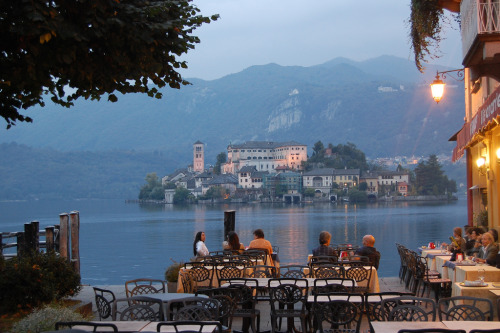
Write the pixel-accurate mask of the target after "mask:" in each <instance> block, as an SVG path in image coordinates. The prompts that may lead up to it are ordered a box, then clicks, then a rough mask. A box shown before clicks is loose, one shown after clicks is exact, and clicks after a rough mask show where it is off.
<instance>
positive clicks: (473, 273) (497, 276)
mask: <svg viewBox="0 0 500 333" xmlns="http://www.w3.org/2000/svg"><path fill="white" fill-rule="evenodd" d="M479 269H484V281H486V282H499V283H500V269H498V268H496V267H494V266H490V265H486V264H476V265H473V266H470V265H457V266H455V282H464V281H466V280H468V281H474V280H478V279H479V272H478V271H479Z"/></svg>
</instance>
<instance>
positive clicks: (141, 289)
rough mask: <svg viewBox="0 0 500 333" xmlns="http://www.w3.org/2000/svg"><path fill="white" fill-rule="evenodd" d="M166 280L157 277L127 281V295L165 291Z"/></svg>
mask: <svg viewBox="0 0 500 333" xmlns="http://www.w3.org/2000/svg"><path fill="white" fill-rule="evenodd" d="M165 291H166V289H165V281H163V280H156V279H144V278H143V279H135V280H129V281H126V282H125V294H126V296H127V297H132V296H137V295H144V294H158V293H165Z"/></svg>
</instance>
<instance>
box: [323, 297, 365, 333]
mask: <svg viewBox="0 0 500 333" xmlns="http://www.w3.org/2000/svg"><path fill="white" fill-rule="evenodd" d="M342 297H345V299H342ZM363 303H364V300H363V295H361V294H349V293H340V294H339V293H329V294H319V295H315V296H314V304H313V313H314V325H315V330H314V331H316V330H319V332H321V333H323V332H325V331H326V332H342V333H347V332H359V331H360V327H361V322H362V319H363V309H364V305H363ZM324 325H328V328H325V327H324Z"/></svg>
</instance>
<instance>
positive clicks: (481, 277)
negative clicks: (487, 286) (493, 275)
mask: <svg viewBox="0 0 500 333" xmlns="http://www.w3.org/2000/svg"><path fill="white" fill-rule="evenodd" d="M477 273H478V277H479V280H481V284H484V269H483V268H480V269H478V270H477Z"/></svg>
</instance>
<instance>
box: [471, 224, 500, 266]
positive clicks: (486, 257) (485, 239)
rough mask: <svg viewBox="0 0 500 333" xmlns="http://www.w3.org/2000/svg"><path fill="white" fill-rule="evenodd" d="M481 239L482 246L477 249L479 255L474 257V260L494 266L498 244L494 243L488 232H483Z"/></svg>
mask: <svg viewBox="0 0 500 333" xmlns="http://www.w3.org/2000/svg"><path fill="white" fill-rule="evenodd" d="M481 241H482V243H483V248H482V249H481V251H479V257H478V258H475V259H474V261H475V262H480V263H487V264H488V265H492V266H495V265H496V258H497V254H498V245H497V244H496V243H495V240H494V238H493V235H492V234H491V233H489V232H485V233H484V234H483V236H482V238H481Z"/></svg>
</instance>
